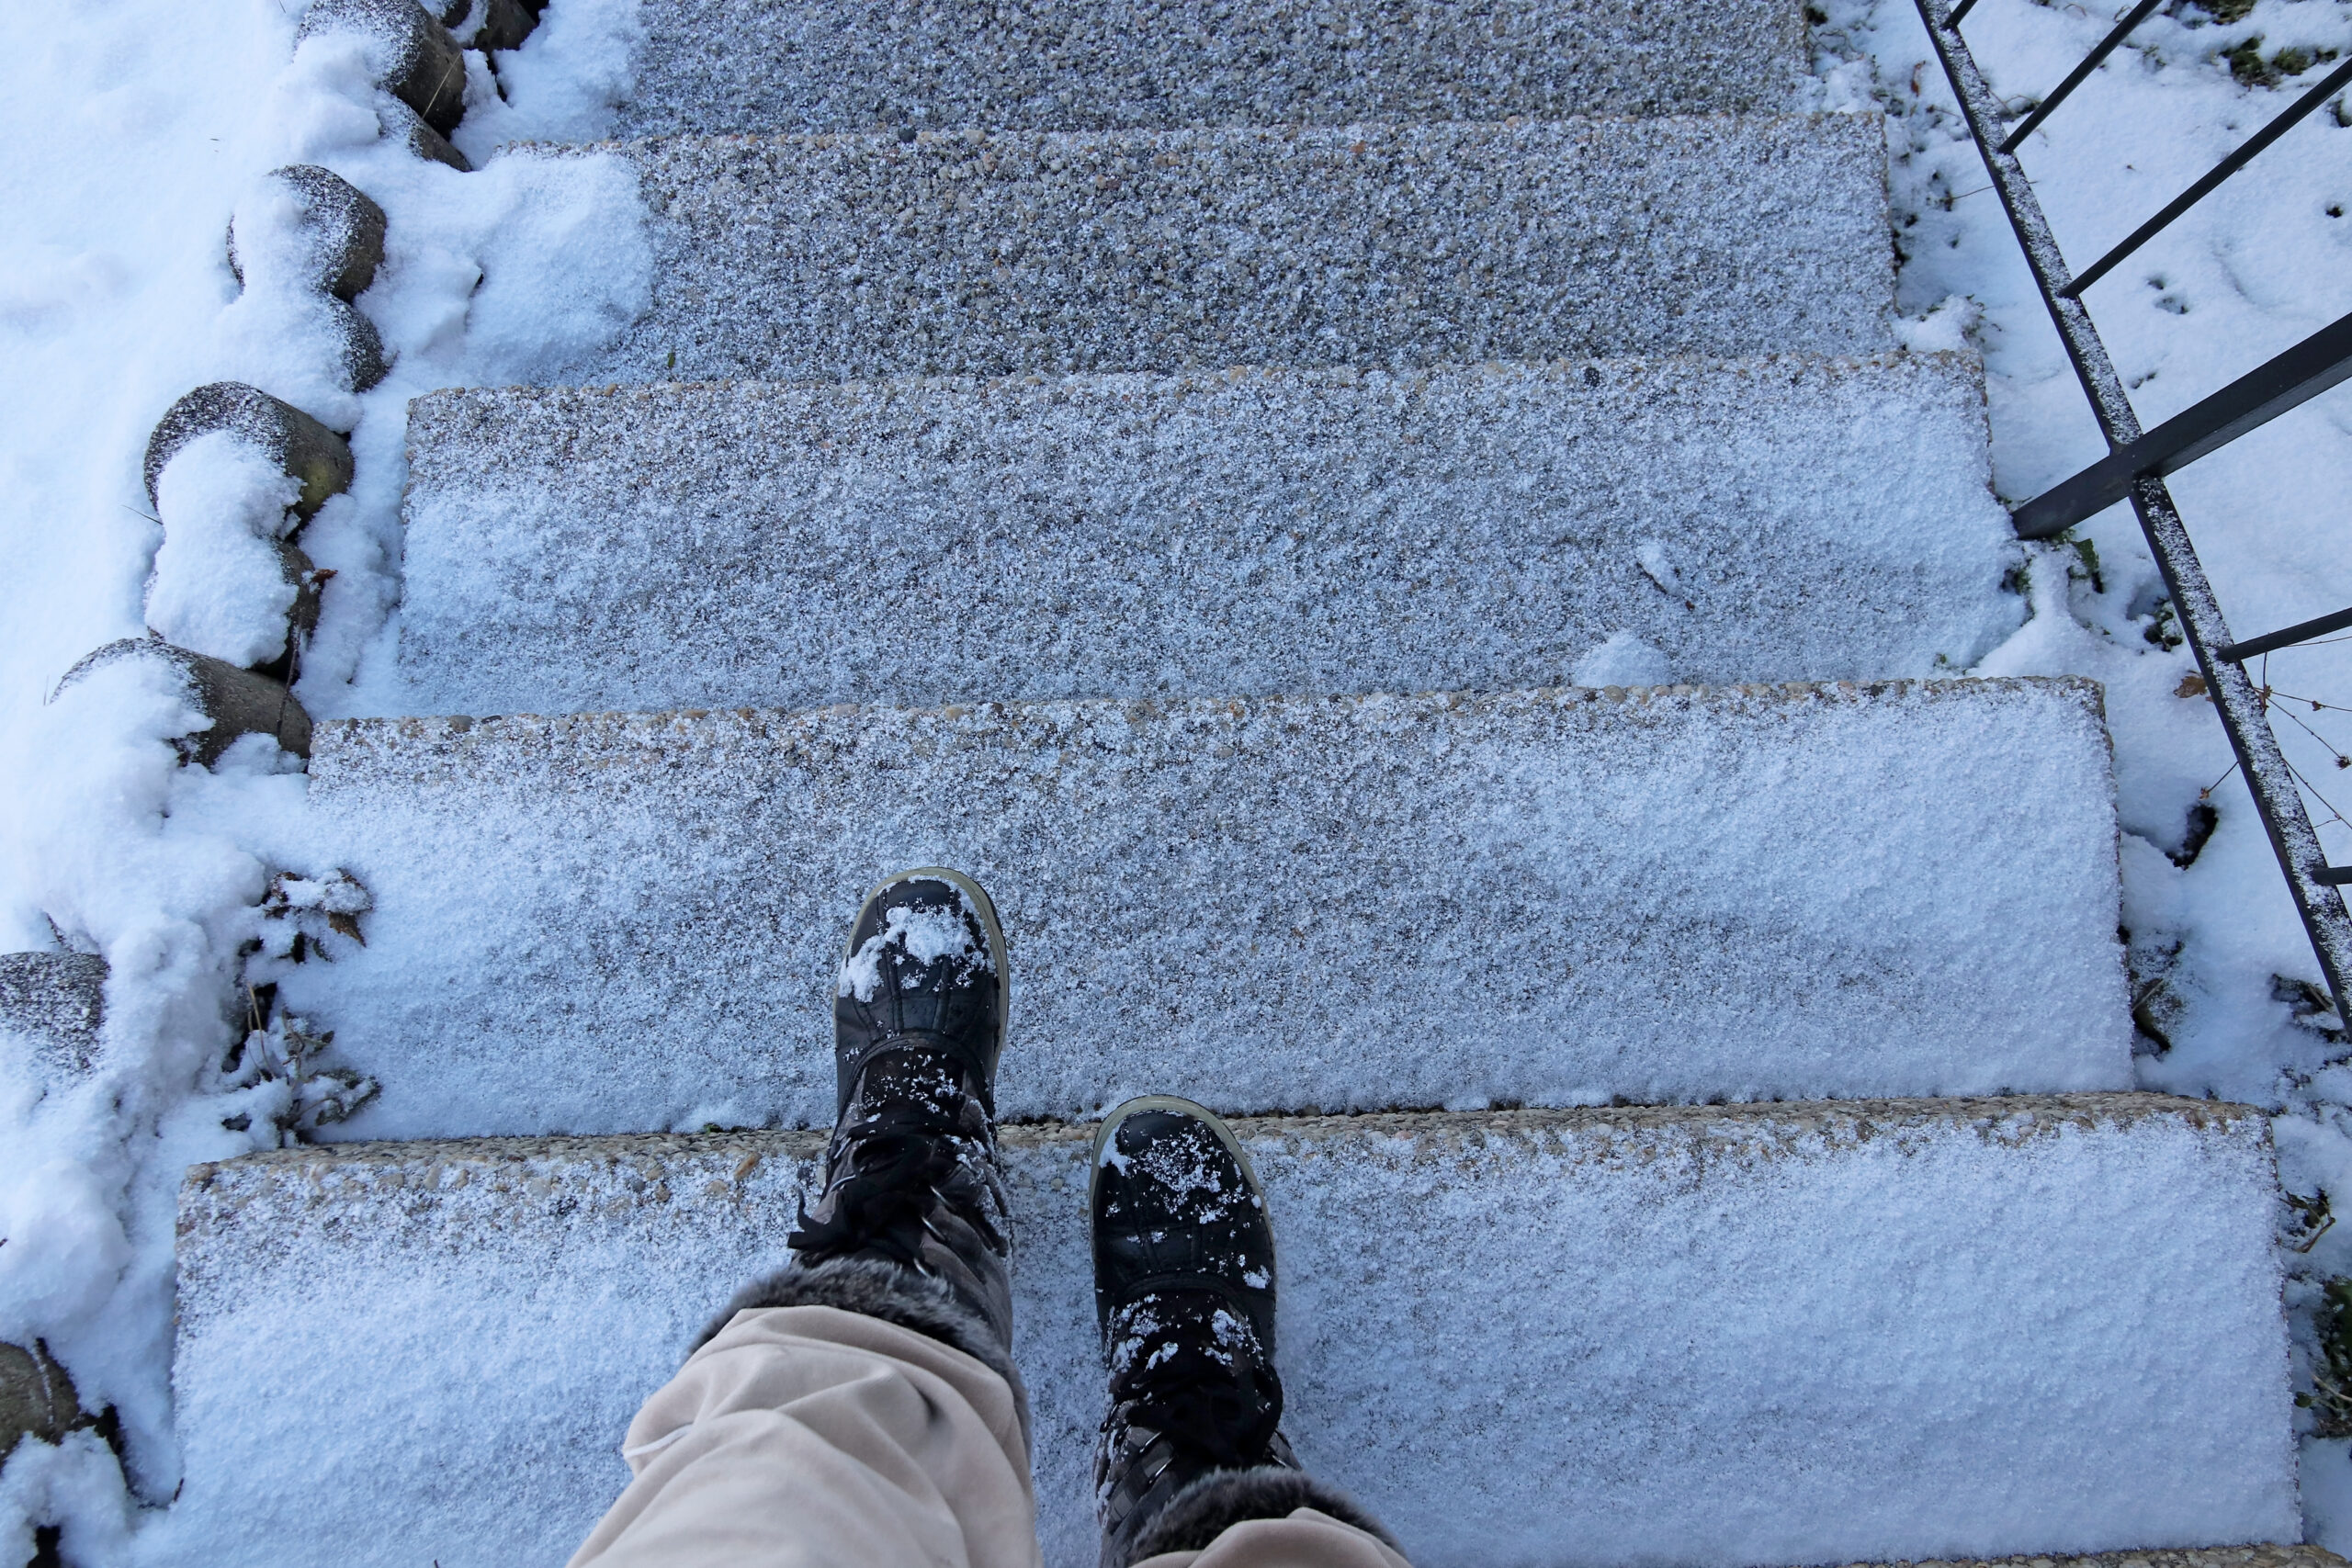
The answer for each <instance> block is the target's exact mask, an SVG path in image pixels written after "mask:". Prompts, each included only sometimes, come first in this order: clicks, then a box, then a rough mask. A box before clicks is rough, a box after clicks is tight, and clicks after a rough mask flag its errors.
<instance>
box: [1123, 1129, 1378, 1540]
mask: <svg viewBox="0 0 2352 1568" xmlns="http://www.w3.org/2000/svg"><path fill="white" fill-rule="evenodd" d="M1090 1185H1091V1194H1090V1202H1091V1207H1092V1213H1093V1226H1094V1309H1095V1315H1096V1319H1097V1321H1098V1322H1099V1324H1100V1325H1101V1327H1102V1331H1103V1354H1104V1357H1105V1359H1107V1360H1108V1361H1109V1363H1110V1370H1111V1410H1110V1414H1109V1415H1108V1416H1105V1417H1103V1430H1102V1437H1101V1439H1100V1442H1099V1444H1098V1446H1097V1448H1096V1450H1095V1457H1094V1486H1095V1500H1096V1506H1097V1508H1098V1509H1099V1511H1100V1513H1101V1517H1102V1521H1103V1568H1127V1565H1128V1564H1129V1563H1132V1562H1140V1561H1141V1560H1143V1559H1144V1558H1147V1557H1152V1556H1156V1555H1158V1554H1159V1553H1160V1552H1163V1551H1198V1550H1203V1549H1205V1548H1206V1547H1207V1546H1208V1545H1209V1543H1210V1542H1211V1541H1213V1540H1216V1537H1217V1535H1218V1533H1219V1532H1220V1531H1222V1530H1223V1529H1225V1528H1226V1527H1227V1525H1231V1524H1234V1523H1237V1522H1238V1521H1240V1520H1243V1519H1264V1518H1282V1517H1286V1516H1287V1515H1289V1514H1290V1513H1291V1511H1292V1510H1294V1509H1296V1508H1302V1507H1309V1508H1315V1509H1318V1510H1320V1511H1321V1512H1323V1513H1326V1514H1329V1515H1330V1516H1332V1517H1335V1518H1338V1519H1340V1520H1343V1521H1345V1522H1346V1523H1348V1524H1351V1525H1355V1526H1358V1527H1359V1528H1361V1529H1366V1530H1369V1531H1371V1532H1372V1533H1373V1534H1374V1535H1376V1536H1378V1537H1380V1539H1381V1540H1384V1541H1388V1543H1389V1544H1390V1545H1392V1546H1393V1545H1394V1544H1395V1543H1394V1542H1393V1541H1389V1538H1388V1536H1387V1534H1386V1533H1385V1531H1384V1530H1383V1529H1381V1527H1380V1525H1379V1524H1378V1523H1377V1522H1376V1521H1374V1519H1373V1518H1372V1517H1371V1516H1370V1515H1368V1514H1366V1513H1365V1512H1364V1511H1363V1509H1362V1508H1360V1507H1358V1506H1356V1505H1355V1504H1354V1503H1353V1502H1352V1501H1351V1500H1350V1499H1349V1498H1348V1497H1347V1496H1346V1495H1344V1494H1342V1493H1340V1492H1337V1491H1335V1490H1334V1489H1332V1488H1330V1487H1328V1486H1325V1485H1323V1484H1321V1483H1318V1482H1317V1481H1315V1480H1314V1479H1312V1478H1311V1477H1309V1476H1308V1475H1306V1473H1305V1472H1303V1471H1302V1470H1301V1469H1300V1468H1299V1463H1298V1460H1297V1458H1296V1456H1295V1455H1294V1454H1293V1453H1292V1452H1291V1447H1290V1443H1289V1440H1288V1439H1287V1438H1284V1437H1283V1433H1282V1416H1283V1385H1282V1379H1281V1378H1280V1377H1279V1376H1277V1375H1276V1373H1275V1371H1274V1231H1273V1225H1272V1222H1271V1221H1270V1220H1269V1219H1268V1217H1267V1213H1266V1195H1265V1190H1264V1189H1263V1188H1261V1187H1260V1186H1259V1184H1258V1177H1257V1173H1256V1172H1255V1171H1253V1170H1251V1169H1250V1160H1249V1156H1247V1155H1245V1154H1243V1153H1242V1150H1241V1145H1239V1144H1238V1143H1237V1142H1236V1141H1235V1140H1234V1137H1233V1134H1232V1133H1231V1132H1230V1131H1228V1130H1227V1127H1226V1125H1225V1123H1224V1122H1220V1121H1219V1120H1218V1119H1217V1118H1216V1116H1215V1115H1214V1114H1213V1113H1211V1112H1210V1111H1207V1110H1206V1109H1204V1108H1203V1107H1201V1106H1199V1105H1195V1104H1193V1102H1192V1101H1191V1100H1179V1099H1176V1098H1174V1097H1173V1096H1169V1095H1148V1096H1146V1097H1144V1098H1143V1099H1140V1100H1129V1101H1127V1102H1126V1103H1125V1105H1122V1106H1120V1107H1119V1108H1118V1109H1117V1110H1115V1111H1113V1112H1111V1114H1110V1116H1109V1117H1108V1118H1107V1119H1106V1120H1105V1121H1104V1122H1103V1129H1102V1131H1101V1133H1099V1134H1097V1135H1096V1138H1095V1142H1094V1165H1093V1176H1092V1179H1091V1184H1090Z"/></svg>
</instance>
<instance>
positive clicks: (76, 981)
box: [0, 953, 107, 1079]
mask: <svg viewBox="0 0 2352 1568" xmlns="http://www.w3.org/2000/svg"><path fill="white" fill-rule="evenodd" d="M106 987H107V961H106V960H105V959H103V958H101V957H99V956H98V955H97V954H96V953H0V1036H11V1035H13V1036H15V1037H16V1038H17V1039H18V1040H21V1041H24V1042H25V1043H27V1044H28V1046H29V1048H30V1050H31V1052H32V1054H33V1055H35V1056H36V1057H38V1058H39V1059H40V1062H41V1065H42V1066H43V1067H44V1068H45V1069H47V1072H48V1074H49V1076H50V1077H52V1078H57V1079H64V1078H71V1077H76V1076H78V1075H80V1074H82V1073H85V1072H87V1071H88V1070H89V1069H90V1067H91V1066H92V1065H93V1064H94V1063H96V1060H97V1056H98V1026H99V1024H100V1023H101V1022H102V1021H104V1019H105V1015H106Z"/></svg>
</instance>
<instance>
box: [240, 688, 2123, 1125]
mask: <svg viewBox="0 0 2352 1568" xmlns="http://www.w3.org/2000/svg"><path fill="white" fill-rule="evenodd" d="M2025 799H2030V800H2032V801H2033V802H2034V803H2035V805H2034V808H2033V809H2031V810H2020V809H2018V802H2019V801H2020V800H2025ZM2112 799H2113V795H2112V784H2111V782H2110V778H2109V757H2108V745H2107V738H2106V734H2105V730H2104V728H2103V727H2102V725H2101V722H2100V716H2099V703H2098V694H2097V688H2096V687H2094V686H2093V685H2091V684H2090V683H2089V682H2083V681H2075V680H2063V681H2000V682H1949V683H1942V684H1932V683H1930V684H1910V683H1903V682H1893V683H1888V684H1885V685H1881V686H1870V687H1855V688H1849V689H1839V688H1809V687H1794V688H1786V689H1782V688H1753V689H1748V690H1743V691H1708V690H1703V689H1695V688H1682V689H1675V690H1659V691H1655V692H1627V691H1625V690H1622V689H1618V688H1610V689H1608V690H1606V691H1592V690H1581V689H1575V688H1569V689H1564V690H1555V691H1542V692H1532V693H1516V694H1503V695H1498V696H1491V697H1463V696H1458V695H1445V694H1439V695H1428V696H1417V697H1380V698H1364V699H1321V700H1312V699H1281V698H1276V699H1259V700H1250V701H1244V700H1240V699H1233V700H1227V701H1200V702H1168V703H1152V702H1133V703H1118V702H1097V703H1047V704H1036V705H984V706H980V707H975V708H950V709H943V710H906V709H887V708H856V707H848V706H842V707H836V708H830V709H824V710H820V711H816V712H807V713H780V712H774V711H764V710H742V711H727V712H710V713H701V712H692V711H689V712H684V713H678V714H668V715H649V716H626V715H605V716H595V715H582V716H571V717H565V718H551V719H541V718H529V717H520V718H503V719H496V720H484V721H473V720H468V719H452V720H438V719H401V720H386V721H376V720H364V721H346V722H341V723H334V724H324V725H322V726H321V727H320V730H319V739H318V741H317V745H316V749H315V751H314V754H313V758H312V763H311V805H312V815H313V817H314V819H315V822H316V826H317V829H318V832H319V840H318V843H317V847H316V855H317V858H318V859H319V860H320V861H321V863H334V864H337V865H341V866H345V867H347V868H349V870H350V871H351V873H352V874H354V875H356V877H357V878H358V879H359V880H360V881H361V882H362V883H363V884H365V885H366V886H368V889H369V890H370V892H371V893H372V895H373V897H374V905H375V907H374V909H373V911H372V913H370V914H369V915H368V916H367V917H366V919H365V920H364V922H363V925H364V931H365V935H366V939H367V945H366V947H365V948H364V949H356V950H353V951H349V952H347V953H337V954H336V957H335V962H334V963H332V964H304V965H300V966H298V967H297V968H295V969H294V970H292V971H291V972H290V973H289V974H288V976H287V977H286V980H285V982H284V987H283V989H282V990H281V992H280V999H281V1003H282V1005H285V1006H287V1007H288V1008H290V1009H291V1010H294V1011H295V1012H297V1013H299V1014H300V1015H301V1016H303V1017H305V1018H309V1019H312V1020H314V1021H316V1023H317V1024H318V1026H320V1027H322V1028H327V1029H332V1030H334V1033H335V1043H336V1047H337V1049H338V1051H339V1052H341V1053H343V1054H344V1055H345V1058H346V1059H347V1060H348V1061H349V1063H350V1064H351V1065H352V1066H354V1067H356V1069H357V1070H359V1071H361V1072H364V1073H367V1074H368V1075H369V1076H371V1077H376V1078H378V1079H379V1080H380V1081H381V1082H382V1084H383V1086H384V1092H383V1094H382V1097H381V1098H380V1100H378V1101H377V1102H376V1103H375V1105H373V1106H371V1107H370V1108H369V1109H368V1111H365V1112H363V1113H362V1115H361V1116H360V1117H359V1118H358V1119H357V1121H356V1122H355V1123H354V1132H355V1134H356V1135H360V1136H402V1137H405V1136H442V1135H452V1134H471V1133H539V1132H619V1131H631V1130H645V1129H651V1128H662V1127H679V1126H684V1127H698V1126H700V1125H702V1124H703V1123H704V1122H719V1123H721V1124H752V1125H761V1124H782V1125H795V1124H803V1125H806V1124H817V1123H826V1122H831V1116H832V1106H833V1098H832V1094H833V1089H832V1067H831V1034H830V1028H831V1025H830V1019H831V1012H830V1006H831V1003H830V1001H829V999H828V998H830V996H831V989H832V983H833V978H834V965H835V964H836V963H837V962H838V959H839V954H840V944H841V942H842V933H843V931H844V930H845V928H846V922H847V921H848V919H849V918H850V916H851V914H852V912H853V911H854V909H855V908H856V906H857V902H858V900H859V898H860V897H862V896H863V895H864V894H865V890H866V889H867V888H868V887H869V886H872V885H873V884H874V883H875V882H876V880H878V879H879V878H880V877H882V876H883V875H885V874H888V873H890V872H893V871H896V870H898V869H899V868H901V867H903V866H909V865H921V864H928V863H945V864H952V865H956V866H960V867H962V868H963V869H965V870H967V871H968V872H970V873H972V874H976V875H977V876H978V877H979V878H980V879H981V881H982V882H983V884H984V885H985V886H988V887H989V889H990V891H991V892H992V894H993V895H994V897H995V899H996V902H997V905H998V908H999V909H1000V911H1001V914H1002V916H1003V919H1004V925H1005V931H1006V936H1007V938H1008V940H1009V941H1010V942H1011V943H1012V1039H1013V1041H1014V1047H1013V1048H1012V1049H1011V1050H1010V1052H1009V1054H1008V1056H1007V1058H1006V1066H1005V1070H1004V1079H1003V1084H1002V1088H1001V1094H1000V1101H999V1102H1000V1104H1001V1105H1002V1106H1003V1107H1005V1109H1006V1113H1007V1114H1009V1115H1015V1116H1038V1115H1051V1116H1065V1117H1066V1116H1072V1115H1080V1114H1085V1113H1089V1112H1091V1111H1096V1110H1099V1109H1100V1108H1102V1107H1103V1106H1105V1105H1108V1104H1111V1103H1113V1102H1114V1101H1116V1100H1120V1099H1123V1098H1125V1096H1127V1095H1129V1094H1135V1093H1141V1092H1145V1091H1148V1090H1162V1089H1164V1090H1170V1091H1173V1092H1179V1093H1183V1094H1188V1095H1191V1096H1193V1098H1195V1099H1199V1100H1204V1101H1207V1102H1208V1103H1210V1104H1212V1105H1214V1106H1216V1107H1217V1108H1218V1109H1220V1110H1226V1111H1299V1110H1343V1109H1344V1110H1367V1109H1387V1108H1397V1107H1422V1106H1435V1105H1440V1104H1451V1105H1454V1106H1462V1105H1473V1104H1481V1103H1494V1102H1512V1101H1519V1102H1529V1103H1538V1104H1544V1103H1549V1104H1562V1103H1591V1102H1595V1101H1606V1100H1609V1099H1610V1098H1611V1096H1612V1095H1614V1096H1623V1097H1624V1098H1626V1099H1628V1100H1641V1101H1656V1100H1704V1099H1709V1098H1729V1099H1741V1100H1744V1099H1760V1098H1768V1097H1780V1098H1804V1097H1814V1096H1831V1095H1835V1096H1854V1095H1870V1094H1890V1093H1939V1092H1940V1093H1967V1092H1982V1091H1992V1090H2059V1089H2119V1088H2122V1087H2126V1086H2128V1084H2129V1083H2130V1081H2131V1068H2130V1060H2129V1051H2130V1039H2131V1029H2130V1025H2129V1022H2128V1021H2127V1020H2126V1017H2125V997H2124V990H2123V973H2122V965H2121V961H2120V953H2119V950H2118V948H2117V945H2116V938H2115V927H2116V919H2117V906H2116V899H2117V891H2116V860H2115V853H2116V851H2115V826H2114V814H2113V807H2112V804H2111V802H2112Z"/></svg>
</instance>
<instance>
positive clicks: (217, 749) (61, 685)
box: [49, 637, 311, 767]
mask: <svg viewBox="0 0 2352 1568" xmlns="http://www.w3.org/2000/svg"><path fill="white" fill-rule="evenodd" d="M125 659H138V660H152V661H153V663H155V664H156V665H158V666H160V667H162V668H164V669H168V670H169V671H171V672H172V674H173V676H174V677H175V679H176V680H178V681H179V682H181V683H182V685H183V686H184V687H185V689H186V690H187V696H188V701H189V703H190V705H192V707H193V708H194V709H195V710H196V711H197V712H198V713H199V714H200V715H201V716H203V717H204V718H206V719H208V720H209V724H208V725H207V727H206V728H202V729H192V730H190V731H189V732H188V733H187V735H186V736H185V737H183V738H182V739H181V740H180V742H179V749H180V756H181V760H182V761H187V762H192V763H194V764H195V765H197V766H198V767H210V766H211V765H212V764H213V763H214V762H217V761H220V754H221V753H222V752H224V751H226V750H228V749H229V748H230V746H231V745H232V744H233V743H234V742H235V740H236V739H237V738H238V737H239V736H241V735H266V736H268V737H270V738H271V739H274V740H276V741H277V743H278V745H280V746H282V747H284V748H285V749H286V750H288V751H291V752H293V753H294V754H295V755H296V756H298V757H308V756H309V755H310V754H311V716H310V715H309V714H307V713H305V712H303V710H302V705H301V704H300V703H299V702H297V701H295V699H294V694H293V693H292V692H290V691H288V690H287V688H286V683H285V682H282V681H273V680H271V679H270V678H269V677H268V676H266V675H256V674H254V672H253V671H250V670H240V669H238V668H237V667H236V666H235V665H233V664H230V663H227V662H225V661H223V660H218V659H211V658H208V657H206V656H205V655H203V654H200V653H193V652H190V651H189V650H188V649H184V648H175V647H173V646H172V645H171V644H169V643H167V642H163V641H160V640H158V639H157V638H154V637H125V638H123V639H122V640H120V641H119V642H110V643H108V644H107V645H106V646H105V647H104V648H101V649H96V651H94V652H91V653H88V654H85V655H84V656H83V658H82V660H81V661H80V662H79V663H77V664H75V665H74V668H73V669H71V670H68V671H66V672H65V673H64V675H63V676H62V677H61V678H60V679H59V681H58V682H57V686H56V689H55V690H53V691H52V692H51V694H50V698H49V700H50V701H51V702H52V703H54V702H56V701H58V700H59V698H61V697H62V696H63V695H64V694H65V693H66V692H68V691H69V690H71V689H72V688H73V687H74V685H75V684H76V683H77V682H80V681H81V680H82V679H83V677H85V676H86V675H88V674H89V673H91V672H92V671H96V670H99V669H103V668H105V667H106V666H107V665H109V664H113V663H115V662H117V661H118V660H125Z"/></svg>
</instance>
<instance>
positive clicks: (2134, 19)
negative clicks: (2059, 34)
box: [2001, 0, 2164, 152]
mask: <svg viewBox="0 0 2352 1568" xmlns="http://www.w3.org/2000/svg"><path fill="white" fill-rule="evenodd" d="M2163 4H2164V0H2140V3H2139V4H2138V5H2137V6H2132V7H2131V12H2130V13H2129V14H2128V15H2126V16H2125V17H2124V18H2123V19H2122V20H2121V21H2120V22H2118V23H2116V24H2115V30H2114V31H2113V32H2110V33H2109V34H2108V35H2107V36H2106V37H2105V38H2103V39H2099V42H2098V48H2097V49H2095V50H2093V51H2090V53H2088V54H2086V55H2085V56H2084V57H2083V62H2082V63H2081V64H2080V65H2077V66H2075V69H2074V70H2073V71H2071V72H2069V73H2067V76H2066V79H2065V80H2064V82H2061V83H2059V84H2058V85H2057V86H2056V87H2055V88H2053V89H2052V91H2051V94H2050V96H2048V97H2046V98H2044V99H2042V100H2041V107H2038V108H2036V109H2035V110H2034V111H2033V112H2032V113H2031V114H2030V115H2028V116H2026V117H2025V123H2024V124H2023V125H2020V126H2018V128H2017V129H2016V130H2012V131H2010V132H2009V134H2008V139H2007V141H2003V142H2002V143H2001V151H2002V152H2016V151H2017V150H2018V147H2019V146H2020V145H2022V144H2023V142H2024V141H2025V139H2026V138H2027V137H2029V136H2031V135H2032V134H2033V133H2034V131H2036V130H2039V129H2040V128H2041V122H2042V121H2043V120H2045V119H2048V118H2050V111H2051V110H2052V109H2054V108H2056V107H2058V106H2059V105H2060V104H2063V103H2064V102H2065V101H2066V95H2067V94H2069V93H2071V92H2073V91H2074V90H2075V88H2077V87H2079V86H2081V85H2083V84H2084V82H2086V80H2088V79H2089V77H2090V73H2092V72H2094V71H2096V70H2098V67H2099V62H2101V61H2103V60H2105V59H2106V58H2107V57H2108V56H2109V55H2110V54H2113V53H2114V52H2115V46H2116V45H2118V44H2120V43H2121V42H2122V41H2123V40H2124V39H2125V38H2127V37H2128V36H2130V34H2131V29H2132V28H2136V27H2138V26H2139V25H2140V24H2141V23H2142V22H2144V21H2146V20H2147V19H2148V17H2149V15H2150V14H2151V13H2152V12H2154V10H2155V8H2156V7H2157V6H2161V5H2163Z"/></svg>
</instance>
